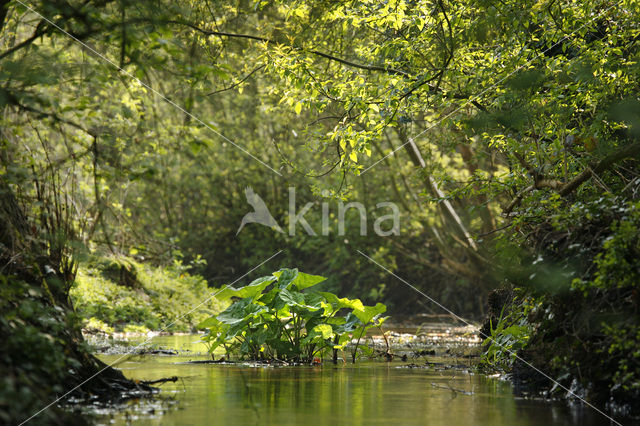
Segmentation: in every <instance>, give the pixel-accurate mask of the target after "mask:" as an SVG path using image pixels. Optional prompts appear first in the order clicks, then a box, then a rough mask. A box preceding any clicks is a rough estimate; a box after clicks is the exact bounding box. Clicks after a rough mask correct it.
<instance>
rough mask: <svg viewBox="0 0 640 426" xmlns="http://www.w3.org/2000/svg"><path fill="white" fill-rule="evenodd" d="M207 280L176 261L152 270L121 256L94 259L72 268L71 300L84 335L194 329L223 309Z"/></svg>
mask: <svg viewBox="0 0 640 426" xmlns="http://www.w3.org/2000/svg"><path fill="white" fill-rule="evenodd" d="M210 295H211V290H210V289H209V286H208V283H207V281H206V280H205V279H204V278H202V277H201V276H198V275H191V274H189V273H188V272H187V271H186V267H185V266H183V265H182V264H181V263H179V262H176V263H175V264H174V265H172V266H153V265H149V264H144V263H140V262H137V261H135V260H134V259H131V258H127V257H118V258H116V257H94V258H91V259H90V260H89V261H87V262H84V263H82V264H81V265H80V267H79V268H78V274H77V276H76V282H75V285H74V287H73V288H72V290H71V299H72V301H73V305H74V307H75V309H76V311H77V312H78V314H79V315H80V316H81V317H82V318H83V319H84V328H85V329H86V330H88V331H94V332H95V331H100V332H105V333H113V332H126V333H146V332H149V331H159V330H163V329H164V328H165V327H167V326H169V325H170V326H169V327H168V328H167V329H166V330H165V331H168V332H190V331H195V328H194V327H195V325H197V324H198V323H199V322H201V321H203V320H204V319H206V318H208V317H210V316H212V315H214V314H217V313H218V312H220V311H222V310H223V309H224V307H225V306H224V304H223V303H221V302H219V301H217V300H216V299H211V300H210V301H208V302H206V303H204V304H202V305H201V306H200V307H198V309H196V310H194V311H193V312H189V311H191V310H192V309H193V308H194V307H196V306H197V305H198V304H200V303H202V302H203V301H204V300H205V299H207V298H208V297H209V296H210Z"/></svg>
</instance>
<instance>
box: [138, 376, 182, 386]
mask: <svg viewBox="0 0 640 426" xmlns="http://www.w3.org/2000/svg"><path fill="white" fill-rule="evenodd" d="M177 381H178V376H173V377H165V378H164V379H158V380H140V382H139V383H140V384H143V385H157V384H158V383H166V382H177Z"/></svg>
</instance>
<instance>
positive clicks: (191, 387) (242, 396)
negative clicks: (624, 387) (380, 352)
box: [83, 328, 605, 426]
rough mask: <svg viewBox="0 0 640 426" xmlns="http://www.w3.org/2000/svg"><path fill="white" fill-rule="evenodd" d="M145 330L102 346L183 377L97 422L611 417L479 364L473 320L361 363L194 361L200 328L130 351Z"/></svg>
mask: <svg viewBox="0 0 640 426" xmlns="http://www.w3.org/2000/svg"><path fill="white" fill-rule="evenodd" d="M414 331H415V330H414ZM145 340H148V338H142V337H138V338H130V339H127V340H126V341H125V342H116V341H110V342H109V344H102V347H100V345H98V347H99V348H98V349H97V353H98V356H99V357H100V358H101V359H102V360H103V361H105V362H107V363H113V362H115V361H117V360H120V362H119V363H117V365H116V366H117V368H119V369H121V370H122V372H123V373H124V374H125V375H126V376H127V377H129V378H132V379H138V380H157V379H161V378H167V377H172V376H177V377H178V380H177V381H176V382H167V383H162V384H160V385H158V386H159V387H160V389H161V392H160V393H159V394H158V395H156V396H155V397H153V398H145V399H134V400H129V401H127V402H125V403H122V404H121V405H119V406H116V407H114V406H109V407H99V406H96V407H85V408H84V409H83V411H84V413H85V415H87V416H89V417H90V418H91V419H92V421H93V422H95V423H96V424H104V425H107V424H116V425H120V424H130V423H136V424H144V425H189V424H192V425H199V424H256V425H258V424H259V425H271V424H273V425H287V424H291V425H294V424H314V425H324V424H354V425H359V424H381V425H382V424H385V425H389V424H423V425H424V424H426V425H443V426H444V425H447V426H451V425H496V426H499V425H514V424H518V425H545V426H548V425H569V424H581V425H600V424H603V422H604V420H605V419H604V418H602V417H601V416H600V415H599V414H597V413H596V412H594V411H592V410H590V409H589V408H588V407H584V406H582V405H579V404H571V405H568V404H566V403H564V402H560V401H555V402H554V401H544V400H540V399H527V398H522V397H515V396H514V395H513V389H512V386H511V384H510V383H509V382H508V381H506V380H502V379H500V378H499V377H496V376H487V375H483V374H478V373H476V372H475V371H474V368H473V363H474V362H475V361H474V360H473V358H472V357H470V356H469V355H468V351H469V349H470V348H471V349H474V348H475V349H476V350H477V344H478V342H477V341H474V340H473V337H471V336H470V333H468V332H465V330H458V332H457V333H456V332H453V333H452V332H451V330H450V329H446V330H445V329H444V328H443V329H442V330H440V329H431V330H429V331H428V332H424V331H423V332H420V333H419V335H418V336H416V335H415V334H408V333H398V332H396V333H390V340H391V346H392V348H393V351H394V353H396V354H401V353H403V352H402V349H404V354H405V355H407V357H406V361H403V360H402V358H401V357H400V356H397V357H396V358H395V359H394V360H393V361H392V362H385V361H383V360H379V361H377V360H373V361H363V362H359V363H357V364H355V365H354V364H351V363H349V362H346V363H343V362H340V363H339V364H338V365H333V364H332V363H330V362H326V361H325V363H324V364H323V365H315V366H279V367H273V366H264V365H250V364H206V363H200V364H195V363H189V362H190V361H204V360H210V359H211V357H210V356H209V355H207V354H206V348H205V347H204V345H202V344H201V343H198V342H197V340H198V336H197V335H172V336H155V337H153V338H152V339H151V341H149V342H148V343H146V344H145V346H144V348H147V349H146V350H147V351H148V352H151V353H147V354H144V355H131V356H126V357H123V355H122V347H123V346H119V345H122V344H124V345H131V346H130V347H135V346H136V345H138V344H139V343H141V342H144V341H145ZM370 343H373V344H376V345H379V344H380V339H379V338H378V339H377V338H376V337H375V336H374V337H371V338H370ZM125 347H126V346H125ZM138 350H139V349H138ZM425 354H426V355H425Z"/></svg>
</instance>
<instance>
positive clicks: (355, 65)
mask: <svg viewBox="0 0 640 426" xmlns="http://www.w3.org/2000/svg"><path fill="white" fill-rule="evenodd" d="M166 22H167V23H169V24H178V25H184V26H187V27H189V28H191V29H193V30H195V31H198V32H200V33H202V34H204V35H207V36H216V37H227V38H243V39H247V40H255V41H260V42H263V43H266V44H279V45H284V46H288V47H290V48H292V49H296V50H300V51H303V52H307V53H310V54H312V55H315V56H320V57H322V58H325V59H329V60H331V61H334V62H338V63H341V64H343V65H347V66H350V67H353V68H359V69H363V70H367V71H379V72H385V73H387V74H393V75H401V76H403V77H407V78H412V77H411V75H410V74H409V73H408V72H406V71H402V70H399V69H395V68H391V67H383V66H379V65H368V64H359V63H357V62H352V61H349V60H347V59H343V58H339V57H337V56H333V55H330V54H328V53H325V52H321V51H319V50H315V49H307V48H304V47H302V46H296V45H293V44H285V43H282V42H278V41H275V40H273V39H270V38H266V37H261V36H255V35H251V34H236V33H229V32H225V31H213V30H207V29H204V28H201V27H198V26H197V25H194V24H192V23H190V22H184V21H176V20H168V21H166Z"/></svg>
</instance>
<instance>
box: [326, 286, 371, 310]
mask: <svg viewBox="0 0 640 426" xmlns="http://www.w3.org/2000/svg"><path fill="white" fill-rule="evenodd" d="M318 294H320V295H322V296H324V298H325V299H326V300H327V302H328V303H330V304H331V306H333V308H334V309H335V310H338V309H342V308H347V309H353V310H354V311H359V312H362V313H364V305H363V304H362V301H360V299H349V298H347V297H342V298H340V297H338V296H336V295H335V294H333V293H329V292H326V291H320V292H318Z"/></svg>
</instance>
